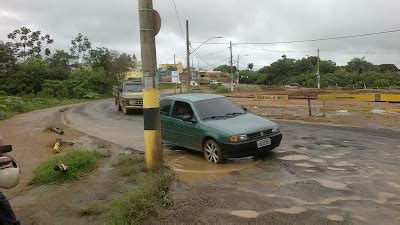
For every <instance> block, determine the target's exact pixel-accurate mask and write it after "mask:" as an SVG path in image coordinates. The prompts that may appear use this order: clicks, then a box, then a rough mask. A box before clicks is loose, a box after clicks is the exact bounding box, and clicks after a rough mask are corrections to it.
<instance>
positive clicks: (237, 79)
mask: <svg viewBox="0 0 400 225" xmlns="http://www.w3.org/2000/svg"><path fill="white" fill-rule="evenodd" d="M239 59H240V56H239V55H238V61H237V67H236V71H237V72H236V74H237V77H236V84H239Z"/></svg>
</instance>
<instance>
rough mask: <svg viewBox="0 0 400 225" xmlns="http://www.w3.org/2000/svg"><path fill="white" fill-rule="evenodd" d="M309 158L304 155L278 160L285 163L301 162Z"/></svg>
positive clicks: (289, 156)
mask: <svg viewBox="0 0 400 225" xmlns="http://www.w3.org/2000/svg"><path fill="white" fill-rule="evenodd" d="M309 158H310V157H308V156H306V155H287V156H284V157H282V158H279V159H281V160H286V161H303V160H308V159H309Z"/></svg>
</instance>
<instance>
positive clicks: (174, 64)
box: [174, 53, 176, 68]
mask: <svg viewBox="0 0 400 225" xmlns="http://www.w3.org/2000/svg"><path fill="white" fill-rule="evenodd" d="M174 67H175V68H176V55H175V53H174Z"/></svg>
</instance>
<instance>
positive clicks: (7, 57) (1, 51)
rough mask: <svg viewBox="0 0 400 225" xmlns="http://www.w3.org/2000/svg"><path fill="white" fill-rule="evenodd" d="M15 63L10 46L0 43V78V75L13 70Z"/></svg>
mask: <svg viewBox="0 0 400 225" xmlns="http://www.w3.org/2000/svg"><path fill="white" fill-rule="evenodd" d="M16 62H17V59H16V58H15V57H14V54H13V50H12V48H11V46H10V45H8V44H5V43H4V42H2V41H0V78H1V76H2V74H6V73H8V72H10V71H12V70H14V69H15V66H16Z"/></svg>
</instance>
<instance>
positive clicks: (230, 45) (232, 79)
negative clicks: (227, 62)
mask: <svg viewBox="0 0 400 225" xmlns="http://www.w3.org/2000/svg"><path fill="white" fill-rule="evenodd" d="M229 48H230V51H231V91H234V89H235V87H234V86H233V82H234V77H233V56H232V41H230V42H229Z"/></svg>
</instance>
